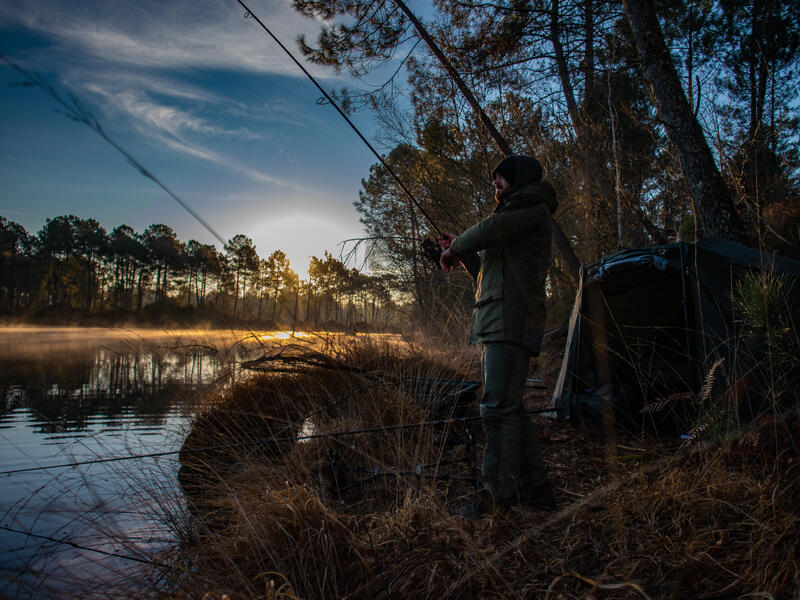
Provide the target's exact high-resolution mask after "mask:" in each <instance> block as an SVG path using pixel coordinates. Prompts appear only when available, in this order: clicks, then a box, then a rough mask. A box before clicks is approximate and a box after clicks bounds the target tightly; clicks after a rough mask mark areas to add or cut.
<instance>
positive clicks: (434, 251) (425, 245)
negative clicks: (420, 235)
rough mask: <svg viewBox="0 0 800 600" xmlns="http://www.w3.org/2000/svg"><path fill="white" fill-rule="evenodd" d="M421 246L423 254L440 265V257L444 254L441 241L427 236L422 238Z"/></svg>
mask: <svg viewBox="0 0 800 600" xmlns="http://www.w3.org/2000/svg"><path fill="white" fill-rule="evenodd" d="M421 246H422V256H424V257H425V258H427V259H428V260H430V261H432V262H434V263H435V264H437V265H438V264H439V257H440V256H441V255H442V248H441V247H440V246H439V242H437V241H436V240H434V239H431V238H425V239H424V240H422V244H421Z"/></svg>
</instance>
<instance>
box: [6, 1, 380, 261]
mask: <svg viewBox="0 0 800 600" xmlns="http://www.w3.org/2000/svg"><path fill="white" fill-rule="evenodd" d="M252 9H253V10H254V11H255V13H256V14H257V15H258V16H259V17H260V18H261V19H262V20H263V21H264V22H265V23H266V24H267V25H268V26H269V27H270V28H272V29H273V31H274V33H275V34H276V35H277V36H278V37H279V38H280V39H281V40H282V41H283V42H284V43H285V44H287V45H288V46H289V47H290V48H291V50H292V51H293V52H294V53H295V55H296V56H299V52H298V51H297V50H296V47H295V44H294V39H295V38H296V36H297V35H298V34H299V33H306V34H307V35H309V36H310V37H312V39H313V37H314V36H315V35H316V33H317V32H318V31H319V28H320V26H321V25H322V23H319V22H314V21H310V20H306V19H304V18H302V17H301V16H300V15H298V14H297V13H295V12H294V11H292V9H291V7H290V6H289V3H288V1H286V2H283V1H277V0H261V1H259V2H257V3H253V5H252ZM0 52H2V53H3V54H4V55H5V56H7V57H8V58H10V59H12V60H14V61H15V62H17V63H18V64H20V65H21V66H23V67H24V68H25V69H26V70H28V71H31V72H35V73H37V74H39V75H42V76H44V77H45V78H46V79H47V80H48V81H50V82H51V83H53V84H55V85H56V87H58V88H59V89H61V90H64V91H66V92H70V93H72V94H74V95H75V96H76V97H77V98H79V99H80V101H81V102H82V103H83V104H84V105H85V106H87V107H88V108H89V109H90V110H91V111H92V113H93V114H94V115H95V117H97V118H98V120H99V121H100V122H101V124H102V125H103V126H104V128H105V129H106V130H107V131H108V133H109V135H110V136H111V137H112V138H113V139H114V140H115V141H116V142H117V143H119V144H120V145H121V146H123V147H124V148H125V149H126V150H128V151H129V152H130V153H131V154H132V155H133V156H134V157H135V158H136V159H137V160H139V161H140V162H141V163H142V164H143V165H144V166H145V167H146V168H148V169H149V170H150V171H151V172H153V174H155V175H156V176H157V177H159V178H160V179H161V180H162V181H163V182H164V183H165V184H166V185H167V186H168V187H170V188H171V189H172V190H173V191H174V192H175V193H176V194H177V195H178V196H180V197H181V198H182V199H183V200H185V201H186V202H187V203H188V204H189V205H191V206H192V208H193V209H194V210H196V211H197V212H198V213H199V214H200V215H202V217H203V218H204V219H206V220H207V221H208V222H209V223H210V224H211V225H212V226H213V227H214V228H215V229H216V230H217V231H218V232H219V233H220V234H221V235H222V236H223V237H224V238H226V239H229V238H231V237H233V236H234V235H236V234H238V233H243V234H245V235H247V236H249V237H251V238H252V239H253V241H254V242H255V244H256V248H257V249H258V252H259V255H260V256H262V257H266V256H268V255H269V254H270V253H271V252H272V251H273V250H275V249H278V248H280V249H282V250H284V251H285V252H286V253H287V255H288V256H289V258H290V260H291V262H292V265H293V266H294V268H295V269H296V270H298V271H299V272H300V273H301V275H304V274H305V269H306V267H307V263H308V258H309V256H311V255H316V256H321V255H322V253H323V252H324V251H325V250H328V251H331V252H332V253H334V254H337V253H338V251H339V250H338V248H337V244H338V243H339V242H341V241H342V240H344V239H347V238H354V237H359V236H361V235H363V233H362V229H361V226H360V225H359V223H358V215H357V213H356V211H355V209H354V208H353V206H352V202H353V200H354V199H355V198H356V196H357V194H358V190H359V188H360V181H361V178H364V177H366V176H367V175H368V170H369V166H370V165H371V164H373V163H374V162H375V159H374V157H373V156H372V155H371V154H370V152H369V150H368V149H367V148H366V147H365V146H364V145H363V144H362V143H361V142H360V141H359V140H358V138H357V137H356V135H355V134H354V133H353V132H352V131H351V130H350V129H349V128H348V127H347V125H346V123H344V121H343V120H341V118H340V117H339V116H338V115H337V114H336V113H335V112H334V110H333V109H332V108H331V107H329V106H319V105H317V103H316V100H317V98H318V97H319V95H320V94H319V92H318V91H317V90H316V89H315V88H314V87H313V85H312V84H311V83H310V82H309V81H308V80H307V79H306V78H305V76H303V75H302V73H301V72H300V71H299V70H298V69H297V68H296V66H294V65H293V64H292V63H291V61H290V60H289V58H288V57H286V56H285V55H284V54H283V53H282V52H281V51H280V49H279V48H278V47H277V46H276V45H275V44H274V42H272V40H270V39H268V38H267V37H266V35H265V34H264V33H263V32H262V31H261V30H260V29H258V28H257V25H256V23H255V22H254V21H253V20H252V19H244V15H243V11H242V10H241V9H240V7H239V6H238V4H236V3H235V2H233V0H194V1H187V0H174V1H170V2H163V1H162V2H158V1H149V0H136V1H134V0H124V1H123V0H106V1H94V0H92V1H81V2H75V1H74V0H73V1H68V0H63V1H58V0H29V1H26V2H11V1H10V0H0ZM310 69H311V71H312V72H313V73H314V74H315V75H317V76H319V77H320V78H321V79H320V81H321V83H322V85H323V86H325V88H326V89H328V90H333V89H337V88H339V87H341V86H342V85H346V84H352V82H348V81H346V80H344V79H343V78H336V76H335V74H334V73H333V72H332V71H328V70H324V69H322V68H318V67H310ZM371 78H374V79H375V80H376V81H377V79H378V76H377V75H376V76H374V77H368V79H371ZM20 80H21V77H20V76H19V75H18V74H16V73H15V72H14V71H13V70H12V69H10V68H9V67H7V66H5V64H0V89H2V90H3V91H2V93H1V94H0V181H2V185H0V215H3V216H5V217H6V218H8V219H11V220H14V221H17V222H19V223H21V224H22V225H24V226H25V228H26V229H27V230H28V231H29V232H34V233H35V232H36V231H38V229H39V228H40V227H41V226H42V225H43V224H44V220H45V218H47V217H54V216H57V215H62V214H70V213H71V214H76V215H78V216H80V217H84V218H87V217H94V218H96V219H98V220H99V221H100V223H101V224H102V225H104V226H105V227H106V228H107V229H108V230H109V231H110V230H111V229H112V228H113V227H115V226H116V225H119V224H122V223H125V224H128V225H130V226H132V227H134V228H135V229H136V230H137V231H141V230H143V229H144V228H145V227H146V226H148V225H150V224H151V223H166V224H167V225H170V226H171V227H173V228H174V229H175V231H176V233H177V234H178V236H179V238H180V239H182V240H183V241H188V240H189V239H191V238H194V239H198V240H200V241H203V242H206V243H214V242H215V240H214V238H213V237H212V236H211V234H210V233H208V232H207V231H206V230H205V229H204V228H203V227H202V225H200V224H199V223H198V222H196V221H195V220H193V219H192V218H191V217H190V216H189V215H188V214H187V213H186V212H185V211H184V210H183V209H182V208H180V207H179V206H178V205H177V204H176V203H175V202H174V201H173V200H172V199H171V198H169V197H168V196H167V195H166V194H165V193H164V192H163V191H162V190H161V189H159V188H158V187H157V186H156V185H155V184H153V183H152V182H151V181H149V180H148V179H146V178H144V177H142V176H141V175H140V174H138V173H137V172H136V171H135V170H134V169H132V168H131V167H130V166H129V165H128V164H127V163H126V161H125V160H124V159H123V158H122V156H121V155H119V154H118V153H116V151H115V150H113V148H111V146H109V145H108V144H106V142H104V141H103V140H102V139H101V138H100V137H99V136H97V135H96V134H95V133H93V132H92V131H91V130H90V129H89V128H88V127H86V126H84V125H81V124H78V123H74V122H72V121H70V120H68V119H67V118H65V117H64V116H62V115H59V114H57V113H56V112H55V111H54V110H53V108H54V106H55V102H54V101H53V100H52V99H51V98H49V97H48V96H47V95H46V94H44V93H42V92H41V91H39V90H37V89H34V88H23V87H18V86H14V84H15V83H17V82H19V81H20ZM354 120H355V122H356V123H357V124H358V125H359V126H360V127H362V128H363V131H364V132H365V134H366V135H367V137H368V138H374V136H375V130H374V126H373V125H372V119H371V118H370V116H369V115H368V114H357V115H355V116H354ZM217 245H218V246H219V244H217Z"/></svg>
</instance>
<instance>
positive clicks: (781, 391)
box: [731, 270, 800, 413]
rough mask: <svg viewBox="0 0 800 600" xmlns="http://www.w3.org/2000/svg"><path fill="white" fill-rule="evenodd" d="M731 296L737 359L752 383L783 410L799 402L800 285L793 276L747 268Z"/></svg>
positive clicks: (774, 405) (778, 409) (773, 407)
mask: <svg viewBox="0 0 800 600" xmlns="http://www.w3.org/2000/svg"><path fill="white" fill-rule="evenodd" d="M731 301H732V304H733V307H734V311H735V314H736V317H737V321H736V322H737V326H738V335H739V336H740V339H741V350H740V357H741V358H740V362H741V363H743V366H744V367H746V374H747V376H748V379H749V380H750V381H751V386H752V387H755V388H758V389H760V390H763V392H764V393H765V395H766V399H767V401H768V403H769V406H770V408H772V409H773V410H775V411H777V412H779V413H780V412H781V411H783V410H785V409H787V408H789V407H791V405H792V403H796V402H797V398H798V388H797V386H798V382H800V361H798V358H797V357H798V356H799V355H800V323H799V322H798V321H797V319H798V316H800V288H798V286H797V285H796V280H794V279H793V278H791V277H789V276H786V275H781V274H779V273H775V272H773V271H769V270H764V271H759V272H752V273H748V274H747V275H746V276H745V277H744V278H743V279H742V280H741V282H739V284H738V285H737V286H736V289H735V291H734V293H733V294H732V297H731Z"/></svg>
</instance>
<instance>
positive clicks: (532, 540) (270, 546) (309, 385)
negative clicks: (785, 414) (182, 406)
mask: <svg viewBox="0 0 800 600" xmlns="http://www.w3.org/2000/svg"><path fill="white" fill-rule="evenodd" d="M326 344H327V345H326V347H325V350H326V351H327V353H328V354H329V355H330V356H332V357H333V358H334V359H335V361H331V362H330V364H341V365H346V366H347V367H357V368H358V369H357V370H345V369H338V370H337V369H330V368H320V367H313V368H311V367H309V368H306V367H304V366H303V363H302V361H300V362H298V361H295V362H293V363H291V367H292V368H291V369H288V370H286V371H285V372H278V373H264V374H259V375H256V376H254V377H253V378H252V379H250V380H247V381H245V382H243V383H240V384H238V385H236V386H234V387H233V388H232V389H230V390H228V391H227V392H226V393H225V394H224V395H223V396H221V397H219V398H218V399H217V401H216V402H215V403H213V406H212V408H211V409H210V410H208V411H207V412H206V413H204V414H203V415H201V416H200V417H199V418H198V419H197V421H196V423H195V426H194V428H193V431H192V435H191V436H190V439H188V440H187V442H186V448H187V450H188V449H189V448H206V447H209V446H213V447H216V449H215V450H207V451H204V452H197V453H190V452H187V453H186V454H185V455H184V457H183V458H182V462H183V465H184V469H185V470H186V471H185V472H184V480H183V483H184V487H185V489H186V492H187V493H186V497H187V501H188V505H189V507H190V510H189V511H188V512H187V513H186V514H185V515H183V518H174V519H173V520H172V522H173V524H175V525H176V527H177V529H176V532H177V534H178V535H179V539H180V540H181V543H180V544H179V546H178V548H177V549H176V551H175V552H174V553H170V554H169V555H162V556H161V557H159V560H161V561H164V560H168V561H172V564H174V565H175V568H174V569H173V570H172V571H171V572H170V573H169V581H168V589H169V590H170V591H169V593H166V594H163V595H162V597H169V598H174V599H188V598H204V597H205V598H223V597H225V596H227V597H229V598H285V599H290V598H292V599H293V598H306V599H312V598H564V599H572V598H576V599H577V598H581V599H587V600H588V599H589V598H644V597H647V598H664V599H667V598H723V597H725V598H727V597H732V598H737V597H742V596H745V595H754V594H755V595H757V596H759V597H763V598H775V599H778V598H796V597H798V596H797V590H798V589H800V575H799V573H800V569H798V563H797V557H796V548H797V547H798V543H800V539H798V536H799V534H800V527H798V526H799V525H800V523H798V506H800V484H798V481H800V478H798V472H797V460H798V457H797V450H796V448H797V446H796V444H797V441H798V427H797V424H796V423H788V424H785V425H784V426H783V428H782V429H781V430H780V431H781V437H780V440H779V441H776V440H775V439H774V435H772V433H771V432H772V431H774V430H775V429H776V427H775V426H772V427H766V426H765V425H764V423H763V422H759V423H757V424H756V425H754V426H753V428H751V429H750V430H747V434H746V435H740V436H739V437H738V438H737V440H736V442H735V443H726V444H720V443H718V442H715V441H710V442H706V443H702V444H700V443H690V444H684V445H683V446H679V445H672V446H667V447H665V446H664V445H663V444H661V443H660V442H657V441H655V440H651V439H648V438H645V437H637V436H631V435H628V434H624V433H620V434H619V435H618V436H617V437H616V439H615V444H616V451H615V452H613V453H605V454H604V453H599V452H598V451H597V447H598V436H597V435H596V434H593V433H592V432H591V431H576V430H574V429H570V428H568V426H566V425H564V424H562V423H558V422H551V421H545V420H539V421H538V425H539V428H540V433H541V436H542V440H543V444H544V449H545V458H546V461H547V462H548V466H549V468H550V470H551V474H552V477H553V480H554V482H555V484H556V494H557V497H558V499H559V501H560V502H561V505H562V509H561V510H560V511H559V512H557V513H555V514H548V513H542V512H538V511H535V510H533V509H530V508H527V507H524V506H517V507H512V508H510V509H506V510H502V509H499V508H495V509H491V510H489V512H488V513H487V514H486V515H484V516H483V517H482V518H480V519H478V520H476V521H465V520H464V519H463V518H461V517H453V516H451V514H450V510H451V508H452V507H453V506H456V505H459V504H460V503H462V502H466V501H468V500H469V499H471V498H473V497H474V494H475V490H474V487H473V485H472V484H471V483H470V482H468V481H461V480H442V479H434V478H426V477H420V476H417V475H415V474H413V473H414V471H415V469H416V468H417V465H423V471H424V472H429V473H437V472H438V473H443V472H448V473H451V474H454V475H461V476H467V475H469V474H470V471H469V467H468V463H467V462H466V461H463V460H461V459H462V458H464V456H465V447H464V446H463V445H459V444H452V443H448V440H449V441H450V442H453V441H456V440H459V439H462V438H463V433H464V432H463V430H462V429H461V426H460V425H457V424H456V425H451V426H450V427H449V428H444V429H437V428H433V427H425V428H418V429H417V428H415V429H403V430H392V431H383V432H372V433H361V434H358V435H352V436H350V435H348V436H342V437H321V438H316V439H310V440H307V441H303V442H295V441H293V440H292V439H291V438H292V437H293V436H296V435H298V434H304V433H311V432H317V433H320V432H325V433H334V432H337V431H338V432H343V431H352V430H357V429H361V428H366V427H373V426H377V425H394V424H399V423H408V422H415V421H423V420H426V419H429V418H430V413H429V412H428V411H426V410H425V409H423V408H422V407H421V404H420V393H419V390H414V389H413V387H412V386H409V385H408V383H407V381H408V380H407V379H406V378H407V377H410V376H417V377H419V376H423V377H428V378H454V377H467V378H470V379H473V378H476V377H477V375H478V372H477V370H478V366H477V361H476V357H475V356H474V355H473V354H470V353H469V351H465V352H464V353H462V354H458V355H453V354H452V353H450V352H447V353H438V352H436V351H434V350H430V348H432V347H433V348H435V347H436V344H415V345H411V346H401V345H395V346H391V345H386V344H382V343H380V342H376V341H374V340H373V339H370V338H366V337H364V338H359V339H358V340H357V341H352V340H351V341H349V342H347V343H339V342H337V341H335V340H326ZM543 362H544V364H549V362H550V361H549V359H548V358H547V357H545V358H544V361H543ZM282 364H283V363H282ZM283 366H286V365H285V364H283ZM718 376H721V375H718V374H715V375H714V376H713V377H711V378H710V379H714V380H716V378H717V377H718ZM721 387H725V386H721ZM719 393H721V392H719V391H718V388H717V387H716V386H715V385H714V384H713V381H712V382H711V384H710V385H709V386H708V401H709V402H711V401H713V400H714V399H715V397H716V395H717V394H719ZM528 400H529V401H534V402H540V403H546V402H547V400H548V399H547V398H546V397H539V398H528ZM423 404H424V403H423ZM476 408H477V407H476V406H475V405H473V406H471V407H468V408H463V407H457V408H453V411H465V412H463V413H458V414H475V410H476ZM476 429H478V427H477V426H476ZM764 430H766V433H765V431H764ZM759 436H762V437H761V438H760V437H759ZM764 436H772V437H769V439H768V441H766V442H764V443H761V442H759V439H762V441H763V439H766V438H765V437H764ZM480 437H481V436H480V432H477V438H478V446H479V448H478V455H479V454H480V442H481V440H480ZM286 438H289V439H286ZM262 441H263V443H261V442H262ZM776 444H778V445H780V448H781V450H780V452H775V448H776V447H777V446H776ZM611 461H613V462H614V464H613V465H612V464H610V462H611ZM373 470H377V471H373ZM387 472H391V473H390V474H387ZM187 474H188V475H192V477H187ZM193 486H194V487H193Z"/></svg>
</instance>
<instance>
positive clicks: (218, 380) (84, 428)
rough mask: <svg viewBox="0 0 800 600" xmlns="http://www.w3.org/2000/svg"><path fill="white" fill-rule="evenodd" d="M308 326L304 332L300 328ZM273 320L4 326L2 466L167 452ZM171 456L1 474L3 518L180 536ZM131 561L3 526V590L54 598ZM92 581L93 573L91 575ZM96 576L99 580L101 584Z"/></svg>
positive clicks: (37, 527)
mask: <svg viewBox="0 0 800 600" xmlns="http://www.w3.org/2000/svg"><path fill="white" fill-rule="evenodd" d="M300 335H303V334H300ZM285 338H290V336H289V335H288V334H286V333H281V332H251V331H242V330H235V331H202V330H172V331H158V330H144V329H143V330H130V329H105V328H86V329H83V328H70V327H52V328H45V327H5V328H0V394H2V396H1V397H2V405H0V472H5V471H10V470H14V469H26V468H30V467H37V466H43V465H60V464H65V463H75V462H84V461H91V460H96V459H103V458H109V457H116V456H131V455H136V454H148V453H153V452H169V451H173V450H177V449H179V448H180V445H181V442H182V440H183V438H184V437H185V435H186V433H187V428H188V424H189V422H190V419H191V417H192V415H193V414H194V413H195V411H196V409H197V408H198V406H200V405H202V403H203V401H204V399H206V398H207V397H208V395H209V394H210V393H211V392H213V391H215V390H218V389H219V388H220V386H224V385H226V384H228V383H230V382H231V381H233V380H235V379H236V378H238V377H241V376H242V374H241V373H239V372H238V370H237V364H238V362H239V361H240V360H242V359H244V358H251V357H253V356H255V355H257V354H258V353H259V352H261V351H262V350H263V349H264V347H265V346H266V345H270V344H274V343H276V342H278V343H280V341H281V340H282V339H285ZM178 467H179V464H178V459H177V456H176V455H173V456H165V457H160V458H141V459H136V460H127V461H121V462H111V463H101V464H89V465H81V466H77V467H65V468H58V469H48V470H38V471H28V472H21V473H12V474H7V475H0V482H1V485H0V526H2V527H5V528H9V529H15V530H19V531H24V532H29V533H33V534H36V535H40V536H47V537H51V538H54V539H57V540H63V541H68V542H71V543H73V544H78V545H80V546H85V547H87V548H93V549H97V550H103V551H106V552H114V553H118V554H124V555H126V556H138V557H142V556H143V551H149V550H153V549H158V548H162V547H164V548H165V547H167V545H168V544H170V543H174V540H170V539H167V535H166V529H165V527H164V526H163V524H162V523H161V522H160V521H159V517H160V516H162V515H163V514H164V512H165V511H164V510H163V509H162V506H160V504H162V503H166V504H167V505H168V506H169V505H172V504H173V503H175V502H181V501H182V496H181V494H180V491H179V489H178V484H177V478H176V474H177V470H178ZM131 568H136V563H135V562H132V561H127V560H124V559H120V558H114V557H109V556H105V555H102V554H99V553H96V552H91V551H87V550H80V549H77V548H74V547H71V546H69V545H65V544H61V543H55V542H53V541H48V540H43V539H40V538H33V537H30V536H28V535H25V534H22V533H13V532H10V531H7V530H0V595H5V594H9V595H10V594H26V595H27V594H33V595H35V596H36V597H49V596H58V595H61V594H63V593H64V592H65V591H75V590H77V589H78V586H80V589H84V588H86V587H87V586H88V587H89V588H91V587H93V586H95V587H96V586H97V585H101V584H102V583H103V582H105V583H106V584H107V583H108V579H109V578H122V580H123V581H124V578H126V577H127V576H129V575H130V569H131ZM95 580H97V581H95ZM98 581H99V582H100V583H98Z"/></svg>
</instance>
